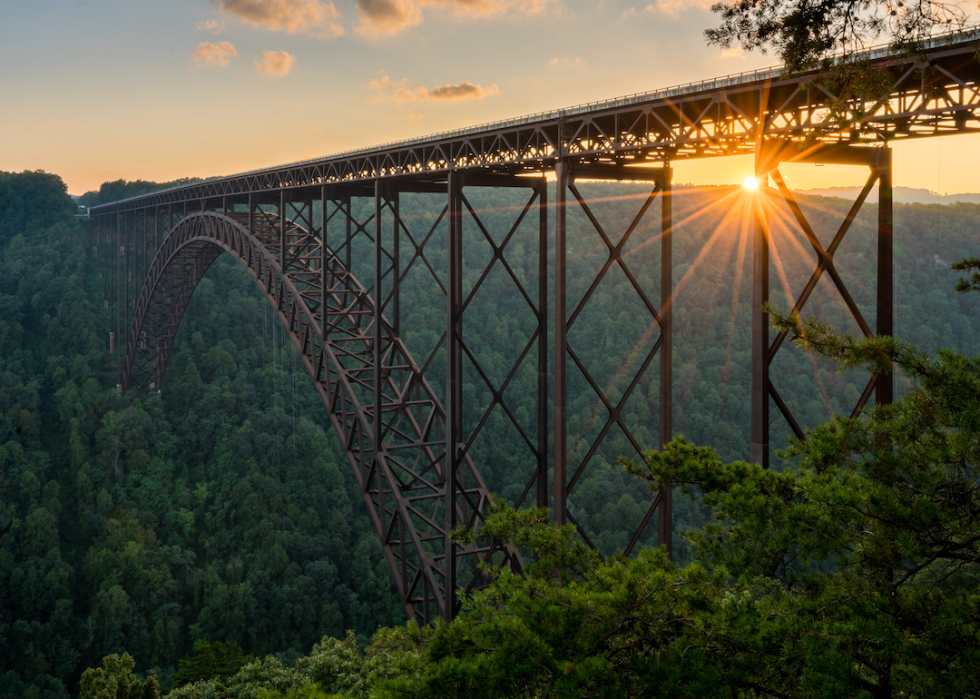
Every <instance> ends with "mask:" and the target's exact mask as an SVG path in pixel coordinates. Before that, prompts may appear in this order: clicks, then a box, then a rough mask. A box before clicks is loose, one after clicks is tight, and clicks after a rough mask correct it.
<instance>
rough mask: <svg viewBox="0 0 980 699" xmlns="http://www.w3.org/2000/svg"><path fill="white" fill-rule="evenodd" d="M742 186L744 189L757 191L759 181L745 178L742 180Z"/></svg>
mask: <svg viewBox="0 0 980 699" xmlns="http://www.w3.org/2000/svg"><path fill="white" fill-rule="evenodd" d="M742 186H743V187H745V188H746V189H758V188H759V180H757V179H755V178H754V177H746V178H745V179H744V180H742Z"/></svg>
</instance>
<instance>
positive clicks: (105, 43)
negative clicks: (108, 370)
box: [0, 0, 980, 194]
mask: <svg viewBox="0 0 980 699" xmlns="http://www.w3.org/2000/svg"><path fill="white" fill-rule="evenodd" d="M712 1H713V0H653V2H647V0H642V1H641V2H636V1H635V0H599V1H598V2H587V1H586V0H172V1H171V2H168V3H157V2H151V1H150V0H135V1H134V0H77V1H75V2H70V3H59V7H58V10H57V11H56V12H55V11H52V7H51V5H52V3H11V4H10V6H9V7H5V8H4V14H5V17H4V21H3V22H2V23H0V59H2V60H3V62H4V65H5V66H7V67H8V69H7V70H5V71H3V73H2V74H0V90H2V94H3V95H4V98H5V101H4V106H5V108H4V109H3V110H0V134H2V135H0V170H6V171H21V170H35V169H42V170H45V171H48V172H53V173H56V174H58V175H60V176H61V177H62V178H63V179H64V180H65V181H66V182H67V184H68V189H69V191H70V192H71V193H72V194H82V193H84V192H86V191H88V190H91V189H96V188H97V187H98V186H99V184H101V183H102V182H104V181H107V180H115V179H120V178H123V179H127V180H136V179H144V180H153V181H167V180H173V179H176V178H179V177H189V176H196V177H210V176H215V175H226V174H232V173H235V172H242V171H245V170H250V169H255V168H261V167H269V166H273V165H277V164H280V163H285V162H292V161H296V160H301V159H304V158H311V157H317V156H324V155H329V154H330V153H334V152H340V151H344V150H350V149H354V148H362V147H367V146H370V145H373V144H377V143H383V142H387V141H393V140H401V139H406V138H413V137H416V136H421V135H425V134H429V133H435V132H439V131H446V130H449V129H454V128H460V127H464V126H467V125H471V124H478V123H485V122H491V121H497V120H500V119H507V118H512V117H517V116H521V115H525V114H531V113H534V112H539V111H545V110H551V109H557V108H561V107H567V106H570V105H574V104H580V103H583V102H591V101H596V100H603V99H609V98H613V97H617V96H621V95H625V94H630V93H635V92H646V91H649V90H655V89H659V88H662V87H668V86H671V85H676V84H681V83H685V82H691V81H698V80H706V79H710V78H713V77H718V76H721V75H725V74H729V73H738V72H742V71H747V70H755V69H758V68H761V67H764V66H767V65H770V64H771V63H772V62H773V61H772V57H771V56H764V55H759V54H746V53H744V52H742V51H738V50H728V51H723V50H720V49H718V48H716V47H709V46H707V45H706V44H705V41H704V38H703V34H702V32H703V30H704V29H706V28H708V27H711V26H714V25H715V24H716V19H715V17H714V16H713V15H712V13H711V12H710V11H709V9H708V8H709V7H710V5H711V4H712ZM894 148H895V184H896V185H901V186H907V187H915V188H922V189H927V190H930V191H934V192H939V193H962V192H978V191H980V170H978V169H977V168H974V167H973V166H972V164H973V163H974V162H977V161H978V160H980V135H970V136H949V137H944V138H941V139H939V138H936V139H925V140H919V141H909V142H898V143H896V144H895V145H894ZM751 160H752V159H751V157H749V156H739V157H729V158H720V159H710V160H701V161H688V162H685V161H675V163H674V167H675V173H676V174H675V181H677V182H687V183H693V184H734V183H738V182H741V181H742V180H743V179H744V177H745V176H746V174H749V173H750V172H751V169H752V162H751ZM785 174H786V177H787V180H788V182H789V184H790V186H791V187H793V188H795V189H812V188H824V187H834V186H848V185H856V184H861V183H863V182H864V180H865V178H866V176H867V175H866V171H864V169H863V168H853V167H846V166H826V167H816V166H797V167H795V168H792V169H789V170H787V171H786V173H785Z"/></svg>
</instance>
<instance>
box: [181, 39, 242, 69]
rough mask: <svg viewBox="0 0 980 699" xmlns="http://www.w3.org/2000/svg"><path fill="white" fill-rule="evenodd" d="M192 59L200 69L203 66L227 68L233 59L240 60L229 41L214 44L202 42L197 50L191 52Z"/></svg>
mask: <svg viewBox="0 0 980 699" xmlns="http://www.w3.org/2000/svg"><path fill="white" fill-rule="evenodd" d="M191 58H193V59H194V62H195V63H196V64H197V66H198V68H200V67H202V66H221V67H222V68H224V67H225V66H227V65H228V64H229V63H230V62H231V59H232V58H238V51H236V50H235V47H234V46H232V45H231V44H230V43H228V42H227V41H221V42H218V43H217V44H212V43H211V42H210V41H202V42H201V43H200V44H198V45H197V48H196V49H194V50H193V51H192V52H191Z"/></svg>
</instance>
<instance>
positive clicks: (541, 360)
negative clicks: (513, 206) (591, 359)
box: [537, 180, 548, 507]
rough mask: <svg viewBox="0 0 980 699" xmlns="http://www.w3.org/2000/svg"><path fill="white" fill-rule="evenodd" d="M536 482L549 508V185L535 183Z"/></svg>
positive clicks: (541, 500)
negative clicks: (536, 221) (536, 327)
mask: <svg viewBox="0 0 980 699" xmlns="http://www.w3.org/2000/svg"><path fill="white" fill-rule="evenodd" d="M537 191H538V318H537V320H538V435H537V437H538V479H537V480H538V483H537V491H538V492H537V506H538V507H547V506H548V182H547V181H546V180H545V181H542V182H541V183H540V184H538V187H537Z"/></svg>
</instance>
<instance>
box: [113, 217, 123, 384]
mask: <svg viewBox="0 0 980 699" xmlns="http://www.w3.org/2000/svg"><path fill="white" fill-rule="evenodd" d="M124 215H125V214H118V215H117V216H116V239H115V241H114V244H113V246H112V247H113V248H114V249H115V252H116V299H115V301H116V304H115V305H116V351H117V353H118V351H119V346H120V345H123V341H122V309H121V308H120V306H121V304H120V303H119V301H120V299H121V298H122V287H121V286H120V284H122V245H123V235H122V219H123V216H124ZM113 360H114V361H115V362H116V383H117V384H118V385H120V386H121V385H122V362H120V361H119V355H118V354H116V356H115V357H113Z"/></svg>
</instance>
